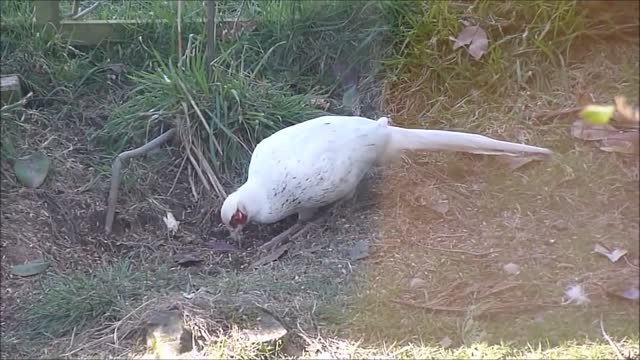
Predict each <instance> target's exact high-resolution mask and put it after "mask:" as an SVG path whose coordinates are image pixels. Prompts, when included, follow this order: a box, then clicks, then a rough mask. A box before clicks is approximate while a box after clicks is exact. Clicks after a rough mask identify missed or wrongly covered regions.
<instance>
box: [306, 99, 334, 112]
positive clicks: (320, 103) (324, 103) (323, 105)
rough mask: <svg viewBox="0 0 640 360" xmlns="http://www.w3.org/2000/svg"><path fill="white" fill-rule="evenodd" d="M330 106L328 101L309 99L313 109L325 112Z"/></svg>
mask: <svg viewBox="0 0 640 360" xmlns="http://www.w3.org/2000/svg"><path fill="white" fill-rule="evenodd" d="M330 105H331V104H330V103H329V101H327V100H326V99H323V98H319V97H317V98H313V99H311V106H313V107H315V108H319V109H322V110H325V111H326V110H327V109H328V108H329V106H330Z"/></svg>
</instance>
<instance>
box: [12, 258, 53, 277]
mask: <svg viewBox="0 0 640 360" xmlns="http://www.w3.org/2000/svg"><path fill="white" fill-rule="evenodd" d="M48 267H49V263H48V262H46V261H43V260H36V261H33V262H29V263H26V264H20V265H15V266H12V267H11V273H12V274H13V275H18V276H22V277H27V276H33V275H37V274H40V273H41V272H43V271H45V270H47V268H48Z"/></svg>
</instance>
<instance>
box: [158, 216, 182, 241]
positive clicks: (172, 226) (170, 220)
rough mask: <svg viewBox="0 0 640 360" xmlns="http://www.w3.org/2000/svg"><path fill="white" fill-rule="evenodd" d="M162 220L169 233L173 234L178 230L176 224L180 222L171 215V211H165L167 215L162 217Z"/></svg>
mask: <svg viewBox="0 0 640 360" xmlns="http://www.w3.org/2000/svg"><path fill="white" fill-rule="evenodd" d="M162 220H164V223H165V225H167V231H169V233H170V234H172V235H173V234H175V233H176V231H178V225H180V222H179V221H177V220H176V218H174V217H173V214H172V213H171V212H167V216H166V217H163V218H162Z"/></svg>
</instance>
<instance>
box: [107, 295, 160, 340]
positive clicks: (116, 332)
mask: <svg viewBox="0 0 640 360" xmlns="http://www.w3.org/2000/svg"><path fill="white" fill-rule="evenodd" d="M154 300H156V299H155V298H153V299H151V300H147V301H145V302H144V303H143V304H142V305H140V306H138V307H137V308H135V309H134V310H133V311H132V312H130V313H128V314H127V315H126V316H125V317H123V318H122V319H120V321H118V322H117V323H116V324H115V327H114V329H113V344H114V345H116V346H118V328H119V327H120V324H122V322H123V321H125V320H127V319H128V318H129V317H130V316H131V315H133V314H134V313H135V312H136V311H138V310H140V309H142V308H143V307H144V306H146V305H147V304H148V303H150V302H152V301H154Z"/></svg>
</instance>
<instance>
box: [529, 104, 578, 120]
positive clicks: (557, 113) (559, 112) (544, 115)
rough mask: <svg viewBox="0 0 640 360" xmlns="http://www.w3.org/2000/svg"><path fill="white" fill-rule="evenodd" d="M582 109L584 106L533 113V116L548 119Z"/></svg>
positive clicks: (538, 118) (537, 118)
mask: <svg viewBox="0 0 640 360" xmlns="http://www.w3.org/2000/svg"><path fill="white" fill-rule="evenodd" d="M580 110H582V107H572V108H567V109H561V110H557V111H550V112H544V113H539V114H535V115H533V118H534V119H536V120H539V121H547V120H551V119H553V118H555V117H558V116H563V115H571V114H574V113H577V112H578V111H580Z"/></svg>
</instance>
